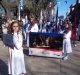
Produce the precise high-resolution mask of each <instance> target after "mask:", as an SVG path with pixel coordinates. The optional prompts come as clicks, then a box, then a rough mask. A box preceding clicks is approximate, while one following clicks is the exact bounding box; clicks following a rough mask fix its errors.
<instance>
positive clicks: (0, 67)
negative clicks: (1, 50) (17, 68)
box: [0, 60, 8, 75]
mask: <svg viewBox="0 0 80 75" xmlns="http://www.w3.org/2000/svg"><path fill="white" fill-rule="evenodd" d="M0 75H8V66H7V65H6V63H5V62H4V61H2V60H0Z"/></svg>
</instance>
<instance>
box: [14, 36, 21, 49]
mask: <svg viewBox="0 0 80 75" xmlns="http://www.w3.org/2000/svg"><path fill="white" fill-rule="evenodd" d="M13 43H14V46H15V48H16V49H18V50H19V49H20V48H21V47H22V36H21V35H18V36H15V35H14V37H13Z"/></svg>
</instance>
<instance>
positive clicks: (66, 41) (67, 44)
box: [62, 23, 72, 60]
mask: <svg viewBox="0 0 80 75" xmlns="http://www.w3.org/2000/svg"><path fill="white" fill-rule="evenodd" d="M70 39H71V26H70V25H69V24H68V23H67V24H66V25H65V31H64V34H63V49H62V52H63V54H64V53H66V56H64V57H63V59H64V60H67V59H68V55H69V53H71V52H72V47H71V41H70Z"/></svg>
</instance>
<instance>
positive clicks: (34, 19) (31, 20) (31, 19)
mask: <svg viewBox="0 0 80 75" xmlns="http://www.w3.org/2000/svg"><path fill="white" fill-rule="evenodd" d="M30 22H31V24H32V25H33V24H35V23H36V16H35V15H34V14H31V15H30Z"/></svg>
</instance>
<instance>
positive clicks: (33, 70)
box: [0, 41, 80, 75]
mask: <svg viewBox="0 0 80 75" xmlns="http://www.w3.org/2000/svg"><path fill="white" fill-rule="evenodd" d="M72 48H73V53H72V54H70V56H69V59H68V60H66V61H64V60H60V59H56V58H46V57H34V56H28V55H27V54H28V50H27V49H24V55H25V63H26V71H27V73H26V75H80V42H77V46H76V47H73V46H72ZM7 62H8V48H7V47H3V44H2V42H1V41H0V74H1V75H8V67H7Z"/></svg>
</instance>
